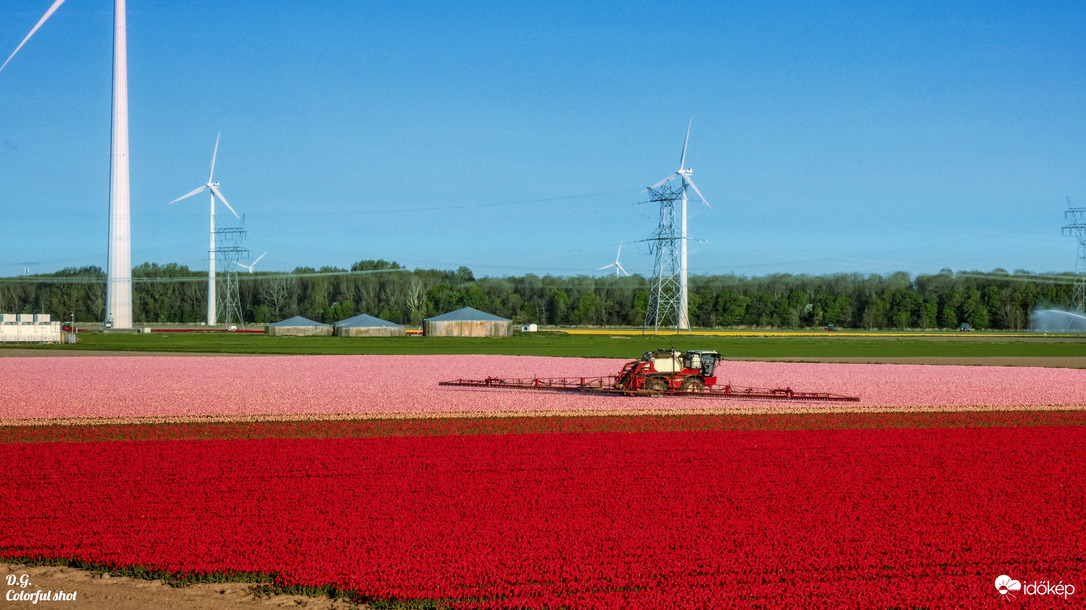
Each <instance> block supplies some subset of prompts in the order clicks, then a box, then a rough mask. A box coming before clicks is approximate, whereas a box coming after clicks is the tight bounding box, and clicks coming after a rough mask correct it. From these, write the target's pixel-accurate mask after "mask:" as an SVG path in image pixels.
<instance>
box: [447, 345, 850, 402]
mask: <svg viewBox="0 0 1086 610" xmlns="http://www.w3.org/2000/svg"><path fill="white" fill-rule="evenodd" d="M719 361H720V353H718V352H714V351H707V350H689V351H685V352H680V351H677V350H674V349H667V350H657V351H655V352H645V353H644V354H643V355H642V356H641V358H640V359H639V360H632V361H630V362H627V363H626V364H625V365H623V367H622V370H621V371H620V372H619V374H618V375H605V376H602V377H546V378H544V377H536V378H519V379H510V378H506V377H487V378H486V379H454V380H451V381H442V382H439V384H438V385H444V386H466V387H474V388H495V389H513V390H549V391H552V392H584V393H586V394H624V395H627V396H684V397H685V396H689V397H702V398H763V399H764V398H771V399H780V400H832V401H848V402H855V401H858V400H860V399H859V397H857V396H845V395H843V394H830V393H827V392H801V391H797V390H793V389H792V388H755V387H739V386H733V385H732V384H730V383H729V384H724V385H717V376H716V365H717V363H718V362H719Z"/></svg>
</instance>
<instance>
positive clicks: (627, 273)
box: [618, 265, 630, 277]
mask: <svg viewBox="0 0 1086 610" xmlns="http://www.w3.org/2000/svg"><path fill="white" fill-rule="evenodd" d="M618 270H619V271H621V272H623V273H625V274H626V277H630V274H629V272H627V271H626V268H625V267H623V266H622V265H618Z"/></svg>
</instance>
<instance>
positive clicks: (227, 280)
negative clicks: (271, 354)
mask: <svg viewBox="0 0 1086 610" xmlns="http://www.w3.org/2000/svg"><path fill="white" fill-rule="evenodd" d="M244 222H245V221H244V220H242V223H244ZM245 234H246V231H245V229H244V228H243V227H229V228H225V229H215V243H216V246H215V259H216V261H217V262H221V263H222V266H221V267H220V269H222V270H223V273H222V276H221V279H220V280H219V282H220V283H221V284H222V287H221V289H220V290H217V293H218V296H219V298H218V300H217V301H218V302H217V303H216V304H217V305H218V309H219V311H220V312H221V313H222V317H223V324H225V325H226V327H227V328H230V326H231V325H233V324H236V325H237V326H245V319H244V318H243V317H242V316H241V291H240V290H238V267H241V266H243V265H241V261H242V260H243V259H247V258H249V251H248V250H247V249H246V248H245V247H243V246H242V244H243V243H244V242H245Z"/></svg>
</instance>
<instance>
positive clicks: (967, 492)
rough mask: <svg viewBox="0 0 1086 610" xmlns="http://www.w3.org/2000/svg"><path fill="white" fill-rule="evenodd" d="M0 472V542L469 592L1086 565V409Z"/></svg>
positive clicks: (207, 445)
mask: <svg viewBox="0 0 1086 610" xmlns="http://www.w3.org/2000/svg"><path fill="white" fill-rule="evenodd" d="M0 469H3V471H4V472H5V477H3V478H2V479H0V497H3V498H4V502H3V503H0V557H8V558H14V557H40V558H68V559H79V560H83V561H87V562H90V563H93V564H98V565H106V566H143V567H144V568H146V569H147V570H166V571H168V572H171V573H178V574H205V573H219V572H224V573H225V572H252V573H265V574H276V575H277V579H278V584H281V585H287V586H289V585H298V586H311V587H320V586H324V585H329V584H330V585H334V586H336V587H339V588H341V589H345V590H350V591H355V592H357V593H358V594H359V595H363V596H370V597H375V598H381V599H389V598H394V599H400V600H412V599H424V600H444V601H447V602H449V603H450V604H451V605H452V606H453V607H464V608H474V607H482V608H521V607H532V608H542V607H550V608H555V607H565V608H599V607H615V608H617V607H622V608H661V607H667V608H707V607H724V606H730V607H752V608H753V607H767V606H774V607H807V608H810V607H826V608H831V607H832V608H840V607H930V608H943V607H947V608H950V607H953V608H960V607H971V608H984V607H992V608H997V607H1006V606H1001V605H1000V604H1006V601H1005V600H1004V599H1001V597H1000V595H999V593H998V591H997V590H996V588H995V587H994V585H993V583H994V582H995V579H996V578H997V577H998V576H1000V575H1002V574H1009V575H1012V577H1013V578H1015V579H1018V580H1020V581H1022V582H1031V581H1037V580H1046V579H1047V580H1051V581H1053V582H1055V581H1056V580H1057V579H1060V580H1062V581H1063V582H1068V581H1075V582H1076V584H1077V583H1078V582H1081V580H1080V579H1081V575H1082V574H1084V573H1086V555H1084V554H1083V551H1082V544H1081V541H1082V540H1084V539H1086V428H1084V427H1082V426H1036V427H1030V426H1019V427H982V428H964V427H958V428H944V427H941V428H890V429H877V428H868V429H823V430H703V431H671V432H593V433H583V434H564V433H545V434H501V435H498V434H460V435H455V434H454V435H449V434H443V435H439V436H406V437H371V438H339V439H315V438H310V439H232V440H176V441H142V442H98V443H71V442H60V443H8V444H3V445H0ZM1075 579H1079V580H1078V581H1076V580H1075ZM1084 584H1086V583H1084ZM1060 601H1062V600H1060Z"/></svg>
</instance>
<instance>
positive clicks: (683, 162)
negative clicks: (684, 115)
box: [679, 117, 694, 170]
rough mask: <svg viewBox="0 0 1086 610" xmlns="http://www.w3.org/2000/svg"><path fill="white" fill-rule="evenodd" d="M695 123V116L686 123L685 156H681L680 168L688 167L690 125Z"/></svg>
mask: <svg viewBox="0 0 1086 610" xmlns="http://www.w3.org/2000/svg"><path fill="white" fill-rule="evenodd" d="M693 124H694V117H690V122H689V123H687V124H686V139H685V140H683V156H682V157H680V158H679V169H680V170H683V169H686V145H687V144H689V143H690V126H691V125H693Z"/></svg>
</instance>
